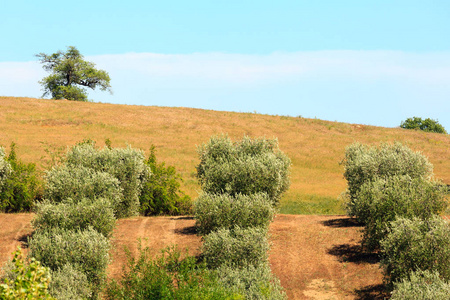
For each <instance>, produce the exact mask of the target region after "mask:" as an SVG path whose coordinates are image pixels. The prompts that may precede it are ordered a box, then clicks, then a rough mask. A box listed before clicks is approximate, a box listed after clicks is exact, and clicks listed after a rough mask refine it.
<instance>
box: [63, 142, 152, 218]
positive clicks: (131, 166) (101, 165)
mask: <svg viewBox="0 0 450 300" xmlns="http://www.w3.org/2000/svg"><path fill="white" fill-rule="evenodd" d="M65 164H66V165H68V166H83V167H85V168H90V169H92V170H95V171H97V172H106V173H109V174H110V175H112V176H114V177H115V178H117V179H118V180H119V183H120V187H121V188H122V193H123V200H122V201H121V202H120V204H119V205H118V209H117V214H118V217H128V216H133V215H137V214H138V211H139V194H140V192H141V189H142V185H143V182H145V180H146V179H147V178H148V176H150V175H151V171H150V169H149V167H148V166H147V165H146V164H145V157H144V153H143V152H142V151H141V150H136V149H132V148H131V147H128V148H124V149H120V148H108V147H105V148H103V149H96V148H95V146H94V144H93V143H82V144H78V145H75V146H74V147H72V149H70V150H69V151H68V153H67V155H66V158H65Z"/></svg>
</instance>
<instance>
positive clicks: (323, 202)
mask: <svg viewBox="0 0 450 300" xmlns="http://www.w3.org/2000/svg"><path fill="white" fill-rule="evenodd" d="M280 213H281V214H289V215H341V214H345V210H344V208H343V202H342V201H341V200H339V199H337V198H332V197H324V196H317V195H296V197H295V198H293V199H286V200H284V201H282V202H281V203H280Z"/></svg>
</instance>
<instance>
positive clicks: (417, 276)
mask: <svg viewBox="0 0 450 300" xmlns="http://www.w3.org/2000/svg"><path fill="white" fill-rule="evenodd" d="M449 295H450V283H449V282H448V281H445V280H443V279H442V278H441V277H440V276H439V273H438V272H431V271H417V272H412V273H411V274H410V275H409V276H408V279H405V278H404V279H402V280H401V281H400V282H396V283H394V291H393V292H392V297H391V300H418V299H422V300H448V298H449Z"/></svg>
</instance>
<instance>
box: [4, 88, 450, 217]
mask: <svg viewBox="0 0 450 300" xmlns="http://www.w3.org/2000/svg"><path fill="white" fill-rule="evenodd" d="M400 121H401V120H399V123H400ZM221 133H226V134H228V135H229V136H230V137H231V138H233V139H235V138H241V137H242V136H243V135H248V136H251V137H258V136H265V137H268V138H273V137H276V138H278V140H279V144H280V148H281V149H282V150H283V151H284V152H285V153H286V154H287V155H288V156H289V157H290V158H291V160H292V172H291V188H290V190H289V191H288V192H287V193H286V195H285V196H284V198H283V199H282V202H281V213H298V214H337V213H342V209H341V204H340V202H339V200H337V198H338V196H339V195H340V193H341V192H343V191H344V190H345V187H346V182H345V180H344V178H343V175H342V174H343V167H342V166H341V165H339V162H340V161H341V160H342V158H343V157H344V152H345V148H346V147H347V146H348V145H349V144H351V143H353V142H356V141H359V142H361V143H368V144H379V143H380V142H393V141H400V142H402V143H404V144H406V145H408V146H409V147H410V148H412V149H414V150H418V151H421V152H423V154H425V155H426V156H428V158H429V160H430V162H431V163H432V164H433V165H434V172H435V175H436V177H437V178H440V179H442V180H443V181H444V182H445V183H447V184H450V161H449V158H450V135H442V134H434V133H424V132H419V131H411V130H404V129H400V128H383V127H375V126H366V125H355V124H347V123H338V122H330V121H323V120H318V119H307V118H302V117H287V116H271V115H261V114H254V113H234V112H221V111H211V110H201V109H192V108H177V107H154V106H135V105H117V104H104V103H80V102H73V101H64V100H60V101H55V100H44V99H30V98H14V97H0V145H2V146H4V147H6V148H7V151H8V150H9V145H10V144H11V142H15V143H16V144H17V152H18V155H19V158H21V159H23V160H24V161H26V162H36V163H37V165H38V168H39V169H40V170H43V169H45V168H46V167H48V165H49V157H50V156H49V154H48V153H46V149H47V150H51V151H56V150H57V149H65V148H66V147H67V146H71V145H73V144H74V143H76V142H78V141H81V140H83V139H93V140H96V141H97V143H98V145H100V146H102V145H103V144H104V141H105V139H110V140H111V141H112V145H113V146H114V147H124V146H126V145H131V146H132V147H133V148H140V149H142V150H144V151H146V153H148V149H149V148H150V146H151V145H152V144H154V145H155V146H156V149H157V158H158V159H159V160H160V161H165V162H166V163H167V164H168V165H173V166H175V167H176V169H177V170H178V172H179V173H180V174H181V176H182V178H183V179H184V182H183V184H182V189H183V190H185V191H186V192H187V194H189V195H190V196H191V197H193V198H195V197H196V196H197V192H198V191H199V186H198V184H197V180H196V177H195V172H196V170H195V166H196V164H197V163H198V158H197V153H196V146H197V145H201V144H202V143H204V142H206V141H207V140H208V139H209V137H210V136H212V135H215V134H221Z"/></svg>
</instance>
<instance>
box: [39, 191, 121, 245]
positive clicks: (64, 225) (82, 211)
mask: <svg viewBox="0 0 450 300" xmlns="http://www.w3.org/2000/svg"><path fill="white" fill-rule="evenodd" d="M69 200H70V199H69ZM32 224H33V227H34V228H35V229H36V230H38V231H41V230H49V229H53V228H61V229H67V230H84V229H87V228H89V227H92V228H93V229H94V230H96V231H98V232H99V233H101V234H102V235H103V236H105V237H110V236H111V234H112V231H113V230H114V227H115V224H116V219H115V218H114V212H113V209H112V207H111V203H110V202H109V200H106V199H97V200H90V199H83V200H81V201H79V202H78V203H70V202H63V203H59V204H52V203H50V202H48V201H44V202H43V203H40V204H37V207H36V216H35V218H34V219H33V221H32Z"/></svg>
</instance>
